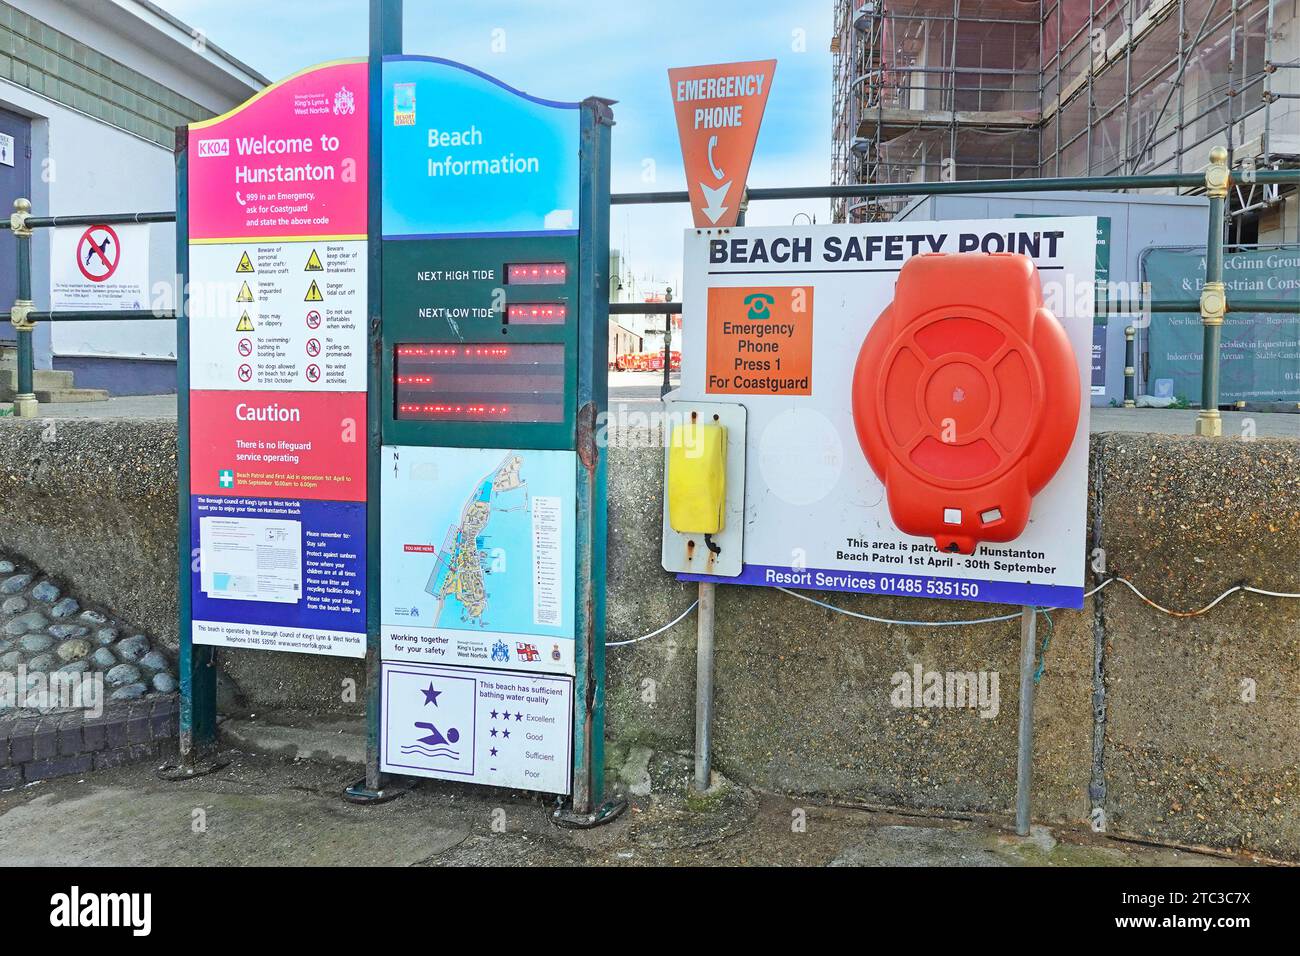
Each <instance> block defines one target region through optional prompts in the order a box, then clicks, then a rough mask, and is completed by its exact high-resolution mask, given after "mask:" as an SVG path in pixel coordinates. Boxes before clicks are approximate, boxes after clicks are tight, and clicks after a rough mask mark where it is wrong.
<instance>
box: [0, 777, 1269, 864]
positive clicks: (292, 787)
mask: <svg viewBox="0 0 1300 956" xmlns="http://www.w3.org/2000/svg"><path fill="white" fill-rule="evenodd" d="M637 757H638V760H637V763H638V766H639V764H640V760H639V757H640V755H637ZM649 772H650V776H651V777H652V778H653V782H654V783H653V786H654V789H653V791H652V792H651V793H648V794H645V795H641V796H634V797H633V798H632V801H631V807H630V809H629V810H628V812H626V813H624V814H623V815H622V816H620V817H619V818H618V819H617V820H615V821H614V822H613V823H611V824H609V825H607V826H604V827H600V828H597V829H595V830H586V831H581V830H561V829H558V828H556V827H554V826H553V825H551V823H550V809H551V807H552V806H553V805H554V799H553V798H550V797H544V796H541V795H533V796H529V795H525V794H520V793H517V792H511V791H503V790H495V789H492V788H475V787H469V786H465V785H457V784H448V783H442V782H439V781H420V782H418V783H417V785H416V786H415V788H414V789H412V790H411V791H410V792H409V793H407V794H406V795H405V796H403V797H401V798H400V799H398V800H395V801H393V802H391V803H387V804H383V805H380V806H372V807H360V806H353V805H351V804H347V803H345V802H344V801H343V800H342V799H341V798H340V793H341V791H342V789H343V787H344V786H345V785H347V784H348V783H350V782H352V780H353V778H354V777H355V770H354V769H353V768H349V767H345V766H340V765H338V764H326V763H319V762H314V761H309V760H294V761H286V760H284V759H280V758H276V757H270V756H264V755H248V754H234V755H233V759H232V762H231V764H230V765H229V766H228V767H226V768H223V769H222V770H220V771H218V772H216V773H214V774H211V775H209V776H206V777H197V778H193V779H190V780H185V781H181V782H167V781H163V780H159V779H158V778H157V777H156V776H155V774H154V772H153V769H152V768H150V767H148V766H141V765H134V766H128V767H120V768H117V769H115V770H109V771H103V772H100V773H96V774H94V775H92V776H89V777H87V778H86V779H78V778H75V777H69V778H64V779H60V780H54V781H49V782H47V783H42V784H36V785H32V786H30V787H24V788H19V789H15V790H8V791H0V864H4V865H64V866H66V865H75V866H95V865H122V866H137V865H149V866H156V865H184V866H222V865H263V866H268V865H269V866H304V865H311V866H352V865H394V866H412V865H419V866H502V865H516V866H557V865H567V866H572V865H587V866H674V865H688V866H721V865H728V866H746V865H753V866H825V865H835V866H858V865H893V866H919V865H932V866H1131V865H1153V866H1182V865H1189V866H1204V865H1215V866H1220V865H1235V864H1241V863H1249V862H1250V861H1249V860H1248V859H1246V858H1244V857H1237V858H1224V857H1216V856H1209V855H1204V854H1200V853H1193V852H1187V851H1184V850H1180V849H1171V848H1164V847H1153V846H1147V845H1143V844H1137V843H1124V842H1119V841H1115V840H1109V839H1107V838H1105V837H1102V836H1097V835H1094V834H1091V833H1089V832H1087V831H1086V830H1085V831H1082V832H1079V831H1068V832H1062V831H1052V832H1049V831H1047V830H1045V829H1042V828H1035V832H1034V833H1033V835H1031V836H1030V837H1028V838H1024V839H1021V838H1019V837H1016V836H1015V835H1014V834H1012V833H1010V832H1008V830H1007V829H1006V828H1005V826H1004V825H1002V824H1000V823H999V822H998V821H995V820H945V819H936V818H929V817H916V816H903V815H900V814H897V813H892V812H880V811H876V810H869V809H864V808H860V807H853V806H846V805H843V804H841V805H828V804H825V803H819V802H817V801H815V800H812V799H811V798H791V797H784V796H778V795H775V794H767V793H758V792H755V791H751V790H748V789H746V788H741V787H737V786H735V785H734V784H731V783H729V782H727V781H725V780H720V782H719V784H718V786H716V787H715V788H713V789H712V790H711V791H710V793H708V794H704V795H696V794H693V793H691V792H689V791H688V790H687V789H686V785H687V783H688V781H689V779H690V776H691V764H690V759H689V755H688V754H681V753H666V754H665V753H660V752H656V753H655V754H654V756H653V758H652V759H651V760H650V761H649Z"/></svg>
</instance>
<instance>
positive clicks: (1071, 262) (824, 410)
mask: <svg viewBox="0 0 1300 956" xmlns="http://www.w3.org/2000/svg"><path fill="white" fill-rule="evenodd" d="M933 252H943V253H960V252H992V253H1000V252H1014V253H1021V254H1023V255H1026V256H1029V257H1030V258H1031V259H1032V260H1033V261H1034V263H1035V265H1036V266H1037V279H1036V280H1035V281H1038V282H1040V283H1041V287H1042V293H1043V299H1044V302H1045V305H1046V307H1047V308H1048V309H1049V310H1050V311H1051V312H1052V313H1053V314H1054V315H1055V317H1056V320H1059V322H1060V324H1061V326H1062V327H1063V328H1064V332H1065V335H1066V336H1067V337H1068V340H1069V349H1070V351H1071V352H1072V355H1073V357H1072V359H1071V361H1072V362H1073V363H1074V365H1075V366H1076V369H1077V375H1078V379H1079V381H1082V382H1086V381H1087V380H1088V372H1089V368H1090V363H1091V354H1092V319H1093V290H1094V288H1095V277H1094V270H1095V267H1096V220H1095V219H1091V218H1042V219H1034V220H1024V219H1007V220H980V221H968V222H963V221H956V222H899V223H864V224H856V225H828V226H764V227H750V228H737V229H730V230H727V231H725V232H719V231H718V230H707V229H700V230H696V229H692V230H689V231H688V232H687V233H686V249H685V277H684V278H685V291H684V295H683V302H684V303H685V304H684V306H683V320H684V321H683V330H684V337H685V338H684V343H683V347H682V384H681V389H680V392H679V395H680V397H681V398H682V399H683V400H686V401H728V402H738V403H740V404H743V405H744V406H745V409H746V412H747V416H748V429H747V431H748V436H749V439H748V448H747V449H746V462H745V475H746V489H745V498H746V507H745V535H744V555H743V558H744V567H743V570H742V572H741V574H740V576H739V577H735V578H716V580H718V581H722V582H725V583H736V584H751V585H763V586H769V587H792V588H810V589H814V590H831V591H854V592H860V593H865V594H883V595H896V596H914V597H931V598H941V599H949V600H971V601H984V602H990V603H1007V604H1033V605H1047V606H1051V607H1068V608H1079V607H1082V606H1083V581H1084V562H1085V560H1086V557H1087V547H1086V531H1087V494H1086V492H1087V481H1088V394H1087V391H1088V390H1087V389H1086V388H1084V389H1082V390H1081V393H1080V397H1079V398H1077V399H1076V401H1077V402H1078V403H1079V406H1080V407H1079V409H1078V420H1077V425H1075V426H1073V427H1072V441H1071V442H1070V443H1069V445H1068V452H1067V453H1066V454H1065V457H1064V460H1063V462H1062V463H1061V465H1060V467H1059V469H1058V470H1057V471H1056V472H1055V474H1054V475H1053V476H1052V477H1051V479H1050V480H1049V481H1048V482H1047V484H1046V485H1045V486H1044V487H1043V488H1042V489H1041V491H1039V492H1038V493H1037V494H1036V495H1034V496H1033V501H1032V507H1031V508H1030V510H1029V512H1028V522H1027V525H1026V526H1025V528H1024V530H1023V531H1022V532H1021V533H1020V534H1019V535H1017V536H1016V537H1015V538H1014V539H1013V540H1008V541H995V540H983V541H981V542H980V543H979V544H978V546H977V547H975V548H974V550H973V553H970V554H966V553H954V552H953V551H950V550H940V549H939V548H938V547H936V543H935V538H934V536H933V535H930V536H919V535H909V534H906V533H904V532H903V531H901V530H900V529H899V527H898V525H897V524H896V520H895V516H894V514H893V512H892V511H891V506H890V502H889V501H888V500H887V495H886V487H885V485H884V483H882V481H881V480H880V479H879V478H878V477H877V476H876V474H875V473H873V470H872V468H871V466H870V464H869V463H868V460H867V458H866V457H865V455H864V452H863V450H862V448H861V447H860V445H859V439H858V434H857V428H856V425H855V418H854V410H853V405H854V401H855V392H854V389H855V365H856V363H857V362H858V360H859V355H860V350H861V349H862V347H863V342H864V340H865V338H866V336H867V334H868V330H870V329H871V328H872V327H873V325H874V324H875V323H877V322H878V321H879V320H880V318H881V314H882V312H884V311H885V310H886V308H887V307H889V306H890V304H891V302H893V301H895V294H896V285H897V282H898V278H899V273H900V271H901V270H902V268H903V266H904V264H905V263H907V262H908V261H909V260H911V259H912V258H913V257H915V256H920V255H923V254H925V253H933ZM969 291H970V290H968V289H966V290H960V289H959V290H953V292H952V294H953V296H954V298H953V303H954V305H956V303H959V302H962V301H965V300H964V299H962V295H963V294H964V293H969ZM1005 291H1006V298H1007V301H1005V302H1001V303H999V302H997V301H992V302H986V304H987V305H988V308H989V309H991V310H996V309H998V308H1003V309H1010V308H1011V304H1010V303H1011V301H1012V300H1013V298H1014V297H1013V295H1012V290H1011V289H1010V288H1007V289H1006V290H1005ZM987 299H988V296H983V298H982V300H987ZM941 319H944V320H948V321H950V322H955V323H956V324H957V326H958V327H959V329H964V330H965V331H967V332H977V333H979V336H976V337H977V338H979V337H980V336H982V338H981V339H980V345H979V346H978V347H977V349H976V351H979V352H982V354H983V355H984V357H985V359H986V360H987V361H983V362H975V363H974V364H970V362H968V361H967V360H966V359H964V358H961V359H956V358H952V357H951V356H952V355H953V353H955V352H957V351H959V349H958V345H959V343H958V342H956V341H955V339H954V336H953V334H951V332H950V326H938V325H934V322H938V321H939V320H941ZM926 321H927V320H924V319H923V320H921V324H922V325H925V322H926ZM931 326H933V328H931ZM959 337H960V336H958V338H959ZM1004 339H1005V340H1004ZM904 346H905V347H904ZM904 346H900V347H899V348H900V349H901V351H900V352H899V353H898V356H899V357H896V358H895V359H894V360H893V361H894V366H893V367H895V368H896V369H897V370H899V373H900V374H899V376H898V378H897V381H895V379H893V378H886V379H885V381H886V383H887V384H889V386H890V388H891V389H892V391H888V392H886V395H887V396H888V397H889V398H890V400H891V401H892V402H893V404H894V406H896V407H897V408H898V409H899V410H900V415H901V417H900V418H899V419H898V421H897V422H895V423H894V425H891V427H893V428H896V430H897V440H898V441H899V442H900V443H901V442H905V441H906V442H909V443H910V442H913V441H914V440H919V438H920V437H921V436H923V435H924V434H928V432H925V431H923V430H921V426H922V425H924V424H925V423H926V422H932V421H934V420H935V419H936V418H937V419H938V424H939V425H940V426H945V427H946V425H945V423H947V422H949V420H950V421H951V423H952V426H953V428H954V429H955V431H954V433H953V444H952V445H951V446H943V447H940V448H939V449H938V451H937V452H936V451H935V450H934V446H933V443H930V444H924V445H923V444H921V443H919V441H917V443H916V444H915V445H914V446H913V445H912V444H908V445H907V447H908V448H909V449H911V450H912V453H913V456H914V459H915V460H917V461H924V460H925V459H924V455H926V454H930V455H932V456H933V455H936V454H944V455H947V456H948V457H949V459H952V460H954V461H955V459H956V457H958V456H962V455H966V456H971V455H978V454H979V453H981V452H982V451H987V449H985V448H984V446H983V445H981V444H980V443H978V442H970V441H965V442H964V443H963V441H964V439H963V436H962V435H961V434H960V432H961V429H962V428H966V427H967V426H968V425H975V424H978V423H982V422H983V421H985V420H988V421H990V422H992V425H991V426H990V428H991V429H992V430H993V433H994V438H995V439H997V438H998V437H999V436H1000V437H1001V439H1002V440H1003V441H1004V442H1005V443H1006V444H1008V445H1012V444H1014V442H1012V440H1011V436H1010V435H1009V434H1007V433H1005V432H999V431H998V428H999V427H1000V426H1001V425H1002V424H1003V423H1004V422H1008V421H1010V420H1011V418H1015V416H1011V417H1010V418H1008V416H1005V415H1003V414H1002V412H1003V411H1004V409H1003V406H1002V404H1000V396H1002V395H1006V396H1008V398H1010V397H1011V396H1014V395H1016V394H1018V393H1019V392H1032V389H1020V390H1019V392H1018V391H1017V389H1016V387H1015V386H1016V383H1017V381H1019V380H1022V379H1023V378H1024V377H1025V376H1026V375H1028V372H1027V371H1025V369H1024V368H1022V367H1021V366H1020V365H1018V364H1017V363H1020V362H1021V361H1022V359H1021V356H1022V355H1023V354H1025V349H1026V348H1028V346H1026V345H1025V344H1024V343H1023V342H1021V341H1020V340H1018V339H1014V340H1013V336H1012V335H1011V333H1009V332H1008V333H1005V335H1004V333H1002V332H994V331H993V326H992V325H988V326H987V327H986V326H985V325H984V324H978V323H974V322H973V320H971V319H970V318H969V317H968V316H965V317H964V316H963V315H958V316H956V317H954V316H953V314H952V311H951V310H940V311H939V313H936V314H935V315H934V317H933V322H931V324H930V325H925V330H924V331H922V332H918V333H916V334H915V335H914V336H913V337H912V338H911V339H910V340H908V341H907V342H906V343H904ZM965 347H966V346H963V348H965ZM946 356H947V358H945V357H946ZM977 366H978V367H977ZM980 367H987V372H984V371H980ZM719 395H725V396H727V397H726V398H725V399H719V398H716V397H714V396H719ZM867 404H868V406H869V407H875V405H876V404H878V403H877V402H876V400H875V397H874V396H872V397H870V399H869V401H868V403H867ZM1007 408H1010V406H1009V405H1007ZM1013 411H1017V412H1019V411H1020V410H1019V409H1013ZM913 416H914V420H913ZM944 416H950V419H949V418H945V417H944ZM1022 417H1023V416H1022ZM1058 417H1061V418H1064V416H1058ZM1016 420H1019V419H1016ZM927 427H928V426H927ZM1008 427H1009V426H1008ZM1049 427H1050V426H1049ZM971 460H972V461H976V462H977V460H976V459H974V458H972V459H971ZM918 467H919V466H918ZM972 467H974V466H972ZM950 470H951V469H950ZM986 470H987V469H982V466H981V468H980V469H976V470H974V471H972V472H971V475H972V477H977V476H978V474H982V473H984V471H986ZM954 517H955V516H954ZM995 517H996V516H995ZM995 517H990V519H989V520H995ZM944 520H949V516H948V514H947V513H946V512H944ZM684 577H685V578H686V579H688V580H710V578H708V577H701V576H696V575H685V576H684Z"/></svg>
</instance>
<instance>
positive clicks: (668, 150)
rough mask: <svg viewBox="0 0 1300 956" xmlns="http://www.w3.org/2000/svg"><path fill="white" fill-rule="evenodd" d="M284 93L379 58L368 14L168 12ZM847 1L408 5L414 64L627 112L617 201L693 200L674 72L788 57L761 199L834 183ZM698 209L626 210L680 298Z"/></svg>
mask: <svg viewBox="0 0 1300 956" xmlns="http://www.w3.org/2000/svg"><path fill="white" fill-rule="evenodd" d="M155 2H157V3H158V5H159V6H161V7H163V8H164V9H166V10H167V11H168V12H169V13H171V14H172V15H174V16H176V17H178V18H180V19H181V20H183V21H184V22H185V23H187V24H189V25H190V26H191V27H193V28H195V29H197V30H201V31H202V32H203V33H204V34H205V35H206V36H207V37H208V38H209V39H210V40H211V41H212V42H214V43H216V44H217V45H218V46H220V47H222V48H223V49H225V50H226V51H227V52H229V53H230V54H232V55H233V56H235V57H237V58H239V59H240V60H243V61H244V62H245V63H247V64H248V65H249V66H251V67H253V68H254V69H256V70H257V71H258V72H260V73H262V74H263V75H264V76H266V77H268V78H269V79H271V80H273V81H274V80H279V79H282V78H284V77H286V76H288V75H290V74H291V73H294V72H296V71H297V70H300V69H302V68H304V67H308V66H311V65H312V64H315V63H321V62H324V61H326V60H334V59H339V58H341V57H353V56H364V55H365V54H366V49H367V39H366V33H367V7H368V4H367V3H366V2H365V0H155ZM833 12H834V0H748V2H745V0H703V2H702V0H659V2H646V0H603V2H594V0H472V2H468V0H456V2H446V0H406V4H405V19H404V24H403V32H404V47H405V52H407V53H420V54H428V55H433V56H442V57H447V58H448V59H452V60H457V61H459V62H462V63H466V64H469V65H470V66H473V67H477V68H478V69H480V70H483V71H484V72H487V73H490V74H492V75H493V76H496V77H498V78H500V79H501V80H504V81H505V82H506V83H509V84H510V85H511V86H514V87H516V88H518V89H522V90H525V91H527V92H529V93H532V94H534V95H537V96H541V97H545V98H547V99H556V100H581V99H583V98H584V97H587V96H593V95H594V96H603V97H607V98H610V99H614V100H617V101H618V103H617V104H616V105H615V106H614V118H615V122H616V125H615V127H614V132H613V141H612V148H613V172H612V188H613V190H614V191H615V192H641V191H648V190H680V189H685V188H686V180H685V176H684V174H683V172H682V160H681V151H680V147H679V145H678V141H677V129H676V126H675V121H674V119H673V109H672V101H671V98H670V96H669V92H668V77H667V70H668V69H669V68H670V67H677V66H693V65H696V64H706V63H727V62H735V61H742V60H760V59H776V61H777V67H776V76H775V78H774V80H773V82H772V91H771V94H770V97H769V99H768V103H767V111H766V113H765V115H764V119H763V126H762V132H761V133H760V134H759V138H758V146H757V148H756V150H755V154H754V162H753V165H752V167H751V168H750V174H749V185H750V186H778V185H782V186H808V185H824V184H826V183H828V182H829V181H830V173H831V169H830V155H831V116H830V111H831V107H830V97H831V55H830V52H829V46H830V38H831V30H832V14H833ZM799 213H806V214H807V215H809V216H815V217H816V220H817V221H818V222H827V221H829V218H830V205H829V202H828V201H827V200H809V201H800V202H755V203H753V204H752V205H751V206H750V209H749V212H748V214H747V216H746V224H748V225H768V224H782V223H789V222H790V221H791V220H792V219H793V218H794V217H795V216H796V215H797V214H799ZM690 225H691V219H690V211H689V208H688V207H687V206H686V205H685V204H680V205H678V204H674V205H665V206H631V207H628V206H622V207H619V206H616V207H614V209H613V215H612V218H611V223H610V244H611V245H612V246H614V247H615V248H619V249H621V250H622V251H623V253H624V256H625V258H626V259H627V260H628V262H629V264H630V265H631V267H632V268H633V271H634V273H635V275H636V276H637V278H638V279H639V280H641V281H642V282H646V281H647V280H651V279H652V280H653V285H654V286H655V287H657V291H662V287H663V286H666V285H667V286H671V287H672V289H673V298H674V299H678V298H680V290H681V250H682V230H684V229H686V228H689V227H690Z"/></svg>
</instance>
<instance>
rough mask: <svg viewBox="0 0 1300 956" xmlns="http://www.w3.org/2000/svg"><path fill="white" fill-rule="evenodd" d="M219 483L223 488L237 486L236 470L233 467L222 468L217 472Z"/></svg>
mask: <svg viewBox="0 0 1300 956" xmlns="http://www.w3.org/2000/svg"><path fill="white" fill-rule="evenodd" d="M217 484H218V485H220V486H221V487H222V488H233V487H235V470H234V469H233V468H222V469H221V470H220V471H219V472H217Z"/></svg>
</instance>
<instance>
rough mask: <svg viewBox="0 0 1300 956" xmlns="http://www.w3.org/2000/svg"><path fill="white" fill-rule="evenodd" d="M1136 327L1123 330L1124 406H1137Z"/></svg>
mask: <svg viewBox="0 0 1300 956" xmlns="http://www.w3.org/2000/svg"><path fill="white" fill-rule="evenodd" d="M1136 336H1137V329H1135V328H1133V326H1131V325H1130V326H1129V327H1128V328H1126V329H1125V330H1124V407H1125V408H1135V407H1136V406H1137V353H1136V347H1135V343H1134V339H1135V338H1136Z"/></svg>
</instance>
